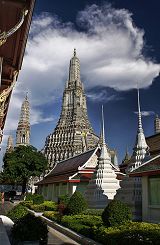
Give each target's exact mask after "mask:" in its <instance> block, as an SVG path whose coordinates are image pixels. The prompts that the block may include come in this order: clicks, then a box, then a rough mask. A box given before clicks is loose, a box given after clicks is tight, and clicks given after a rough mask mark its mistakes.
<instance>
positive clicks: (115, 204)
mask: <svg viewBox="0 0 160 245" xmlns="http://www.w3.org/2000/svg"><path fill="white" fill-rule="evenodd" d="M131 218H132V214H131V210H130V209H129V207H128V206H127V205H126V204H125V203H122V202H120V201H119V200H112V201H111V202H110V203H109V204H108V206H107V207H106V208H105V209H104V211H103V213H102V220H103V223H104V224H105V225H106V226H117V225H119V224H122V223H124V222H125V221H129V220H131Z"/></svg>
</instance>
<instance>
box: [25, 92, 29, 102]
mask: <svg viewBox="0 0 160 245" xmlns="http://www.w3.org/2000/svg"><path fill="white" fill-rule="evenodd" d="M25 99H26V100H28V90H27V92H26V97H25Z"/></svg>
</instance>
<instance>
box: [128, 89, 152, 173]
mask: <svg viewBox="0 0 160 245" xmlns="http://www.w3.org/2000/svg"><path fill="white" fill-rule="evenodd" d="M137 100H138V129H137V136H136V142H135V147H134V149H133V150H134V151H133V155H132V159H133V160H134V162H133V163H132V166H130V167H131V168H132V170H133V169H134V168H136V167H139V166H140V165H141V164H142V162H143V159H144V158H145V156H146V154H147V153H148V149H149V148H148V145H147V143H146V139H145V135H144V132H143V127H142V114H141V107H140V96H139V89H137Z"/></svg>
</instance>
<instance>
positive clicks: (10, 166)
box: [3, 145, 48, 194]
mask: <svg viewBox="0 0 160 245" xmlns="http://www.w3.org/2000/svg"><path fill="white" fill-rule="evenodd" d="M3 162H4V165H3V168H4V171H3V177H4V179H7V180H9V182H14V183H21V184H22V194H24V193H25V189H26V184H27V182H28V180H29V178H30V177H31V176H40V175H41V174H42V173H43V172H44V171H45V169H46V168H47V164H48V163H47V159H46V158H45V157H44V155H43V154H42V153H41V152H39V151H37V149H36V148H35V147H33V146H31V145H30V146H18V147H15V149H14V151H13V152H11V153H6V154H5V156H4V158H3Z"/></svg>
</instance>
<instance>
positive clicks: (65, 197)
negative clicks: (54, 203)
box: [58, 194, 70, 206]
mask: <svg viewBox="0 0 160 245" xmlns="http://www.w3.org/2000/svg"><path fill="white" fill-rule="evenodd" d="M69 200H70V196H69V195H68V194H66V195H62V196H60V197H58V204H61V203H63V204H64V205H65V206H67V205H68V202H69Z"/></svg>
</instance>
